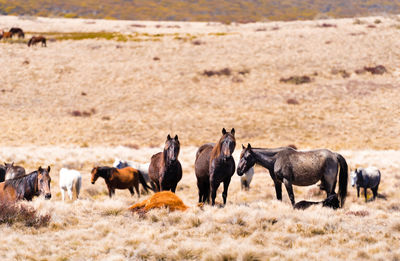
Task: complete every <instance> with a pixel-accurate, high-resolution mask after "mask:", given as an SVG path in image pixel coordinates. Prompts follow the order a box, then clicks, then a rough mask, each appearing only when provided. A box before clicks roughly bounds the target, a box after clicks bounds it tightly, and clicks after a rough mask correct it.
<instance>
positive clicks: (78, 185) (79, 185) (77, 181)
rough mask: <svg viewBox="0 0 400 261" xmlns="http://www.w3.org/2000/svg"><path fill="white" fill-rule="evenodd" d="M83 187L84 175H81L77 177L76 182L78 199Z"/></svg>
mask: <svg viewBox="0 0 400 261" xmlns="http://www.w3.org/2000/svg"><path fill="white" fill-rule="evenodd" d="M81 187H82V177H81V176H79V177H78V178H77V179H76V183H75V195H76V198H77V199H78V197H79V193H80V191H81Z"/></svg>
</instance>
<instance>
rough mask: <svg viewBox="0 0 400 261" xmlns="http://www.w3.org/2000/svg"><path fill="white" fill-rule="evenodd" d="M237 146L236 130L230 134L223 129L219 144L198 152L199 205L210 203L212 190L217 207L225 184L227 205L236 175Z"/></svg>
mask: <svg viewBox="0 0 400 261" xmlns="http://www.w3.org/2000/svg"><path fill="white" fill-rule="evenodd" d="M235 146H236V139H235V129H234V128H232V130H231V132H230V133H228V132H227V131H226V130H225V128H223V129H222V137H221V138H220V139H219V141H218V143H217V144H214V143H207V144H204V145H202V146H201V147H200V148H199V149H198V150H197V153H196V161H195V164H194V165H195V173H196V178H197V187H198V189H199V203H200V202H206V201H207V202H209V201H210V190H211V202H212V205H215V198H216V195H217V190H218V187H219V185H220V184H221V182H223V183H224V191H223V192H222V198H223V200H224V205H225V204H226V199H227V197H228V187H229V183H230V182H231V177H232V176H233V174H234V173H235V160H234V159H233V157H232V154H233V151H234V150H235ZM246 171H247V170H246Z"/></svg>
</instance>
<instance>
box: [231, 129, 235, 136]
mask: <svg viewBox="0 0 400 261" xmlns="http://www.w3.org/2000/svg"><path fill="white" fill-rule="evenodd" d="M231 134H232V135H233V136H235V128H232V129H231Z"/></svg>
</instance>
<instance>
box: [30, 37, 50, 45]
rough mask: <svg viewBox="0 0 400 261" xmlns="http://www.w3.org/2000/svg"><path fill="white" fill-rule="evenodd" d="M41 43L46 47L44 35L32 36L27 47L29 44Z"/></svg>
mask: <svg viewBox="0 0 400 261" xmlns="http://www.w3.org/2000/svg"><path fill="white" fill-rule="evenodd" d="M40 42H41V43H42V46H44V47H46V46H47V45H46V38H45V37H44V36H32V38H31V39H30V40H29V42H28V47H29V46H31V45H36V44H37V43H40Z"/></svg>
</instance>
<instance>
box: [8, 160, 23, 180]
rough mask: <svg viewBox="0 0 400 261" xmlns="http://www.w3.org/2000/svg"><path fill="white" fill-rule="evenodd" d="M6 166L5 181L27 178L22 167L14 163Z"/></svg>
mask: <svg viewBox="0 0 400 261" xmlns="http://www.w3.org/2000/svg"><path fill="white" fill-rule="evenodd" d="M4 166H5V168H6V174H5V180H9V179H15V178H18V177H22V176H25V174H26V173H25V169H24V168H23V167H21V166H14V162H12V163H5V162H4Z"/></svg>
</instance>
